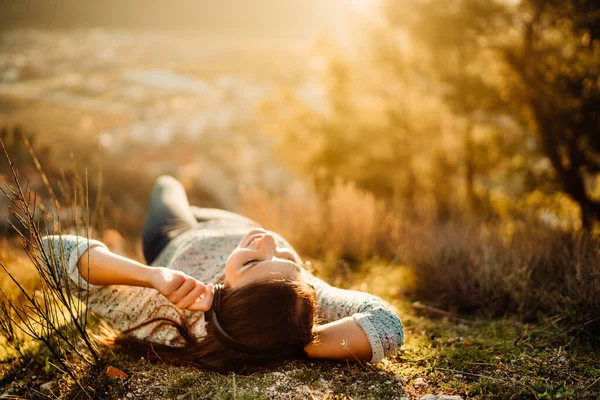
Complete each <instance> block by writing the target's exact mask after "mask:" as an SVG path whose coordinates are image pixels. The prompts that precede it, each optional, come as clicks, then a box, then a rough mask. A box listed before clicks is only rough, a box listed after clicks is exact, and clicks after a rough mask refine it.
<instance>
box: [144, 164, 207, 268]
mask: <svg viewBox="0 0 600 400" xmlns="http://www.w3.org/2000/svg"><path fill="white" fill-rule="evenodd" d="M194 225H196V219H195V218H194V215H193V214H192V212H191V210H190V205H189V203H188V199H187V195H186V194H185V190H184V189H183V186H182V185H181V183H179V181H178V180H176V179H175V178H173V177H171V176H166V175H163V176H160V177H159V178H158V179H157V180H156V183H155V184H154V188H153V189H152V195H151V197H150V205H149V206H148V217H147V219H146V225H145V227H144V233H143V234H142V249H143V252H144V258H145V259H146V263H148V264H150V263H152V261H154V260H155V259H156V257H158V255H159V254H160V252H161V251H162V250H163V249H164V248H165V247H166V246H167V244H169V242H170V241H171V240H172V239H173V238H175V237H177V236H178V235H180V234H182V233H184V232H187V231H188V230H190V229H192V228H193V227H194Z"/></svg>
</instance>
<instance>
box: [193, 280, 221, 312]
mask: <svg viewBox="0 0 600 400" xmlns="http://www.w3.org/2000/svg"><path fill="white" fill-rule="evenodd" d="M214 298H215V287H214V285H213V284H212V283H211V284H209V285H208V286H207V287H206V292H204V296H202V297H201V298H200V300H199V301H197V302H195V303H193V304H192V305H190V306H189V307H188V308H187V309H188V310H192V311H208V310H210V306H211V305H212V302H213V299H214Z"/></svg>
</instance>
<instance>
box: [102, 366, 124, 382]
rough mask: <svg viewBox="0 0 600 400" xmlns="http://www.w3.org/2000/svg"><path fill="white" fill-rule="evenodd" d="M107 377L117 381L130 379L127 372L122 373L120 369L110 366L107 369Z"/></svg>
mask: <svg viewBox="0 0 600 400" xmlns="http://www.w3.org/2000/svg"><path fill="white" fill-rule="evenodd" d="M106 376H108V377H109V378H115V379H127V378H128V377H129V375H127V374H126V373H125V372H123V371H121V370H120V369H119V368H115V367H113V366H112V365H109V366H108V368H106Z"/></svg>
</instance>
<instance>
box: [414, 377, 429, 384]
mask: <svg viewBox="0 0 600 400" xmlns="http://www.w3.org/2000/svg"><path fill="white" fill-rule="evenodd" d="M413 385H415V386H427V382H425V379H423V378H417V379H415V380H414V382H413Z"/></svg>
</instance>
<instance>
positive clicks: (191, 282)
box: [167, 276, 198, 304]
mask: <svg viewBox="0 0 600 400" xmlns="http://www.w3.org/2000/svg"><path fill="white" fill-rule="evenodd" d="M197 282H198V281H197V280H195V279H194V278H192V277H191V276H188V277H186V279H185V282H183V284H182V285H181V286H179V289H177V290H176V291H174V292H173V293H171V295H169V296H168V297H167V299H169V301H170V302H171V303H173V304H177V303H179V302H180V301H181V299H183V298H184V297H185V296H186V295H187V294H188V293H189V292H190V291H191V290H192V289H193V288H195V287H196V283H197Z"/></svg>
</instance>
